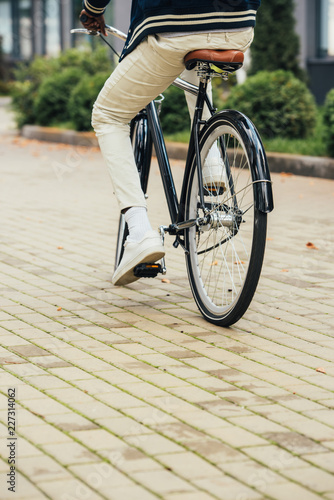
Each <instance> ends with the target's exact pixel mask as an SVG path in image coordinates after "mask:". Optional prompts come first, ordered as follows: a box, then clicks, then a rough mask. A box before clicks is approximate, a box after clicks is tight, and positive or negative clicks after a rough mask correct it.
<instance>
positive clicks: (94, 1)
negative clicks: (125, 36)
mask: <svg viewBox="0 0 334 500" xmlns="http://www.w3.org/2000/svg"><path fill="white" fill-rule="evenodd" d="M109 2H110V0H83V1H82V6H83V8H84V9H85V11H86V12H88V14H90V15H91V16H95V17H97V16H102V14H104V11H105V10H106V6H107V5H108V3H109Z"/></svg>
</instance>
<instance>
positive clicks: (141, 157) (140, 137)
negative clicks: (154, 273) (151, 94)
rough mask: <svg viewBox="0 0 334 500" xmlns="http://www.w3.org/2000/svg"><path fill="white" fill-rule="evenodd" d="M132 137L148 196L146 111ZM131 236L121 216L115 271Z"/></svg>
mask: <svg viewBox="0 0 334 500" xmlns="http://www.w3.org/2000/svg"><path fill="white" fill-rule="evenodd" d="M130 137H131V143H132V147H133V154H134V158H135V162H136V165H137V169H138V173H139V177H140V185H141V188H142V190H143V192H144V194H146V190H147V184H148V176H149V172H150V165H151V157H152V140H151V136H150V133H149V129H148V122H147V115H146V111H142V112H140V113H139V114H138V115H137V116H135V118H134V119H133V120H132V122H131V128H130ZM128 234H129V231H128V227H127V224H126V222H125V218H124V215H123V214H120V216H119V223H118V233H117V243H116V255H115V270H116V269H117V267H118V265H119V263H120V261H121V259H122V257H123V253H124V243H125V240H126V238H127V236H128Z"/></svg>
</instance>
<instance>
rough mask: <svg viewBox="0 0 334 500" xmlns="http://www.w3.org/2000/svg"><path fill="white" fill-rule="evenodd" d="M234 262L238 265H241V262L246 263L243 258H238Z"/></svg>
mask: <svg viewBox="0 0 334 500" xmlns="http://www.w3.org/2000/svg"><path fill="white" fill-rule="evenodd" d="M234 264H237V265H238V266H240V264H244V261H243V260H236V261H235V262H234Z"/></svg>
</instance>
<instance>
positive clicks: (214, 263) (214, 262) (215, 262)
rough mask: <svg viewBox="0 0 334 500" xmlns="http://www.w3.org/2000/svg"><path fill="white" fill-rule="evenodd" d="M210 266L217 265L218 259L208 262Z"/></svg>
mask: <svg viewBox="0 0 334 500" xmlns="http://www.w3.org/2000/svg"><path fill="white" fill-rule="evenodd" d="M210 266H218V260H214V261H213V262H212V263H211V264H210Z"/></svg>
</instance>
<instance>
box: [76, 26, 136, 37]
mask: <svg viewBox="0 0 334 500" xmlns="http://www.w3.org/2000/svg"><path fill="white" fill-rule="evenodd" d="M105 28H106V32H107V33H110V34H111V35H114V36H116V37H117V38H120V39H121V40H126V34H125V33H123V32H122V31H119V30H117V29H116V28H113V26H108V25H107V24H106V26H105ZM71 33H78V34H79V33H80V34H81V35H91V36H100V35H101V33H100V32H99V31H94V30H88V29H86V28H77V29H73V30H71Z"/></svg>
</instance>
